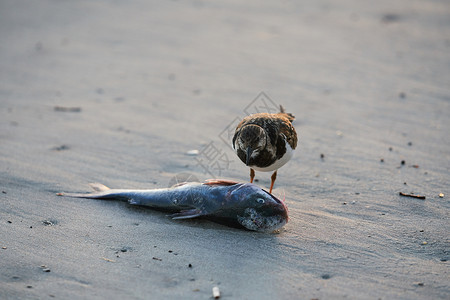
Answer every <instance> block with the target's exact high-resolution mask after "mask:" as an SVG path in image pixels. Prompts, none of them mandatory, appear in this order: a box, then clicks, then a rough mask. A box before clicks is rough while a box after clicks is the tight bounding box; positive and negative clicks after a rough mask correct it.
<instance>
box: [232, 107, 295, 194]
mask: <svg viewBox="0 0 450 300" xmlns="http://www.w3.org/2000/svg"><path fill="white" fill-rule="evenodd" d="M294 118H295V117H294V116H293V115H292V114H289V113H286V112H285V111H284V108H283V106H281V105H280V112H279V113H276V114H269V113H258V114H253V115H250V116H247V117H245V118H244V119H243V120H242V121H241V122H240V123H239V124H238V126H237V127H236V131H235V133H234V137H233V149H234V150H235V151H236V154H237V156H238V157H239V159H240V160H241V161H242V162H243V163H245V164H246V165H247V166H248V167H250V182H251V183H253V179H254V178H255V170H256V171H262V172H272V171H274V172H273V173H272V176H271V183H270V193H272V189H273V185H274V183H275V180H276V178H277V170H278V169H279V168H281V167H282V166H283V165H285V164H286V163H287V162H288V161H289V160H290V159H291V157H292V155H293V152H294V149H295V148H296V147H297V133H296V132H295V128H294V126H292V121H293V120H294Z"/></svg>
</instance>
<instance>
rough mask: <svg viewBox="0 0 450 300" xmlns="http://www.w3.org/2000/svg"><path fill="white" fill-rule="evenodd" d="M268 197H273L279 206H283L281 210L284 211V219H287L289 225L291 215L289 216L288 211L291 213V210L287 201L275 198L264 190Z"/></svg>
mask: <svg viewBox="0 0 450 300" xmlns="http://www.w3.org/2000/svg"><path fill="white" fill-rule="evenodd" d="M262 190H263V191H264V192H265V193H266V194H267V195H269V196H270V197H272V199H273V200H275V201H277V202H278V203H279V204H281V205H282V207H283V208H282V209H280V211H282V212H284V214H283V215H284V217H285V218H286V223H287V220H288V219H289V215H288V211H289V209H288V207H287V205H286V201H285V200H281V199H278V198H277V197H275V196H274V195H272V194H271V193H269V192H268V191H266V190H265V189H262Z"/></svg>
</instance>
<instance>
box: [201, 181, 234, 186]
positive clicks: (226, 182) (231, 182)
mask: <svg viewBox="0 0 450 300" xmlns="http://www.w3.org/2000/svg"><path fill="white" fill-rule="evenodd" d="M238 183H239V182H237V181H233V180H225V179H209V180H206V182H205V183H203V184H205V185H222V186H227V185H235V184H238Z"/></svg>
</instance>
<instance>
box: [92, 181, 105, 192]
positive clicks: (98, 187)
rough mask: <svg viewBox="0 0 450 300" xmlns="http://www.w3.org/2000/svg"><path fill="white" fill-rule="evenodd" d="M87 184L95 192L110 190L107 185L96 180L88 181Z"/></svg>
mask: <svg viewBox="0 0 450 300" xmlns="http://www.w3.org/2000/svg"><path fill="white" fill-rule="evenodd" d="M89 186H90V187H91V188H92V189H93V190H94V191H96V192H104V191H107V190H110V188H109V187H107V186H106V185H103V184H101V183H98V182H93V183H89Z"/></svg>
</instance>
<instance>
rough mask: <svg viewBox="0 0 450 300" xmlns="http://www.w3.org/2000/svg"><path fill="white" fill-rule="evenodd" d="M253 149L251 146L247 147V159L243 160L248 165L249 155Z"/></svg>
mask: <svg viewBox="0 0 450 300" xmlns="http://www.w3.org/2000/svg"><path fill="white" fill-rule="evenodd" d="M252 153H253V149H252V148H251V147H247V160H246V161H245V164H246V165H247V166H248V163H249V162H250V156H252Z"/></svg>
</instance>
